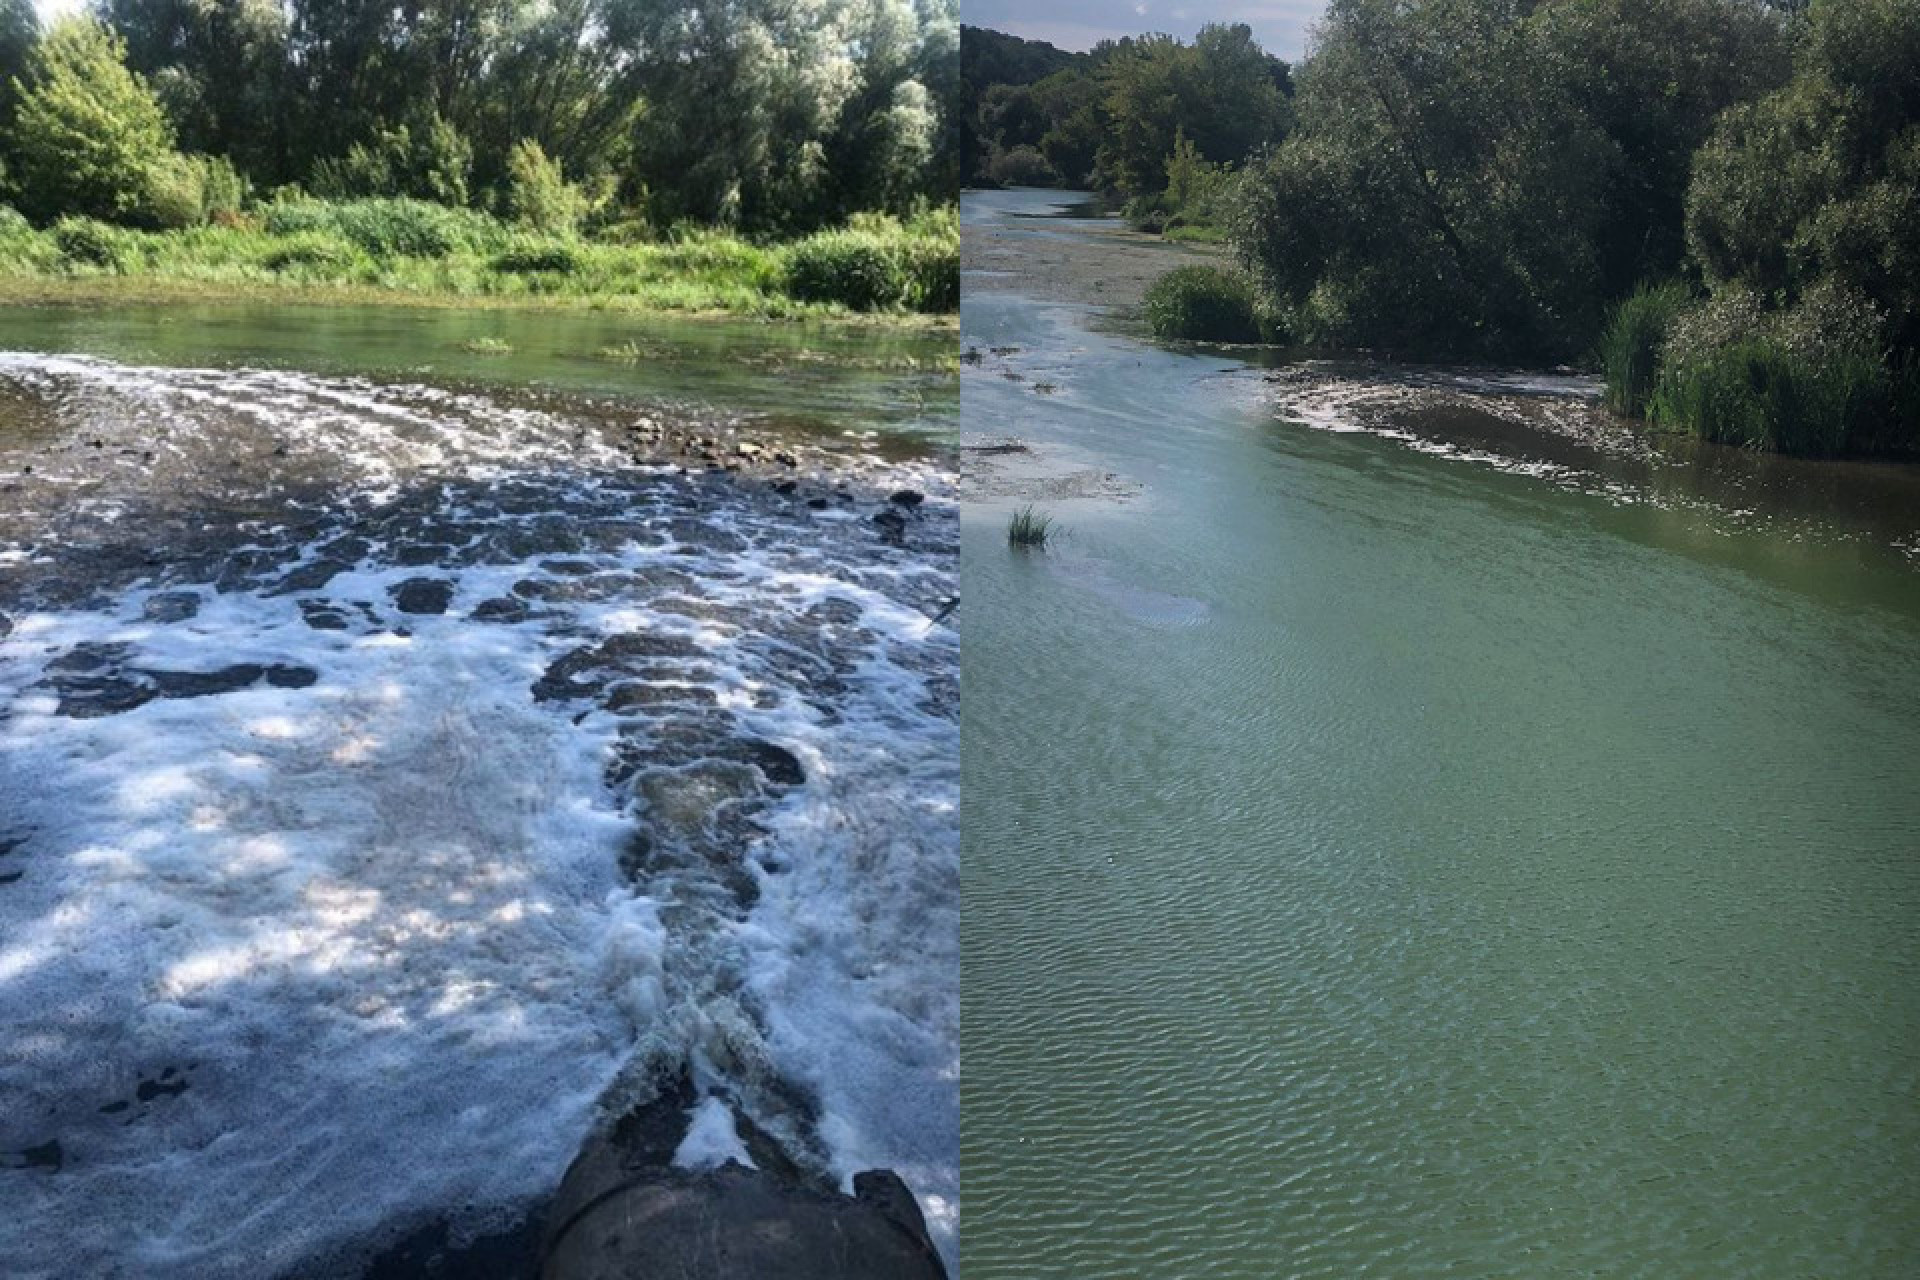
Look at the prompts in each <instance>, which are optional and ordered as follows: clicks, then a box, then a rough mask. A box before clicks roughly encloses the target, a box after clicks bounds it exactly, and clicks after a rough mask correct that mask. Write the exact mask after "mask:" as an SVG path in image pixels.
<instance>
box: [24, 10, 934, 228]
mask: <svg viewBox="0 0 1920 1280" xmlns="http://www.w3.org/2000/svg"><path fill="white" fill-rule="evenodd" d="M93 3H94V7H95V12H96V13H97V14H98V15H99V16H100V18H101V20H102V21H103V22H104V23H105V24H106V26H107V27H109V28H110V29H111V30H112V31H114V32H115V33H116V34H117V37H118V40H119V43H118V45H116V46H115V49H114V51H113V55H112V56H111V57H106V58H103V59H96V61H98V62H100V64H101V66H100V67H98V68H96V70H97V71H98V72H99V73H100V74H102V75H104V74H106V72H105V71H104V66H105V63H107V62H114V63H120V64H123V68H124V69H123V71H122V72H121V73H120V74H121V75H122V76H123V77H124V75H125V71H131V72H132V73H133V75H132V77H130V78H127V79H126V82H127V83H132V84H137V85H139V86H141V88H142V91H143V93H144V94H145V95H146V96H147V97H150V98H153V99H156V100H157V102H158V103H159V106H160V108H161V111H162V118H163V120H164V122H165V124H166V126H167V129H168V130H169V134H170V139H177V140H178V142H179V143H180V144H181V146H182V147H183V148H184V149H185V150H186V151H188V152H191V153H196V154H205V155H217V156H221V157H225V158H226V159H228V160H230V161H231V162H232V163H233V165H234V166H236V167H237V169H238V170H239V171H240V172H242V173H243V174H245V175H246V176H247V177H249V178H250V179H251V180H252V181H253V182H254V183H255V184H256V185H257V186H258V187H259V188H261V189H263V190H264V189H270V188H276V187H280V186H284V185H289V184H296V185H299V186H300V187H302V188H303V189H307V190H312V191H315V192H320V193H325V194H328V195H332V196H337V197H341V198H360V199H372V198H411V199H425V200H431V201H435V202H440V203H448V204H464V205H469V206H475V207H495V208H497V207H503V205H504V204H505V203H506V202H508V201H510V200H511V199H513V198H514V196H513V194H512V193H513V190H514V189H515V188H516V187H518V188H521V189H523V190H524V189H525V187H526V179H527V174H526V172H525V163H524V162H525V160H526V155H525V154H524V153H522V152H521V151H520V148H521V146H522V144H523V143H529V142H530V143H532V144H534V145H535V146H537V147H538V149H539V152H540V154H541V155H542V156H544V157H547V158H549V159H550V160H551V161H553V162H555V163H557V164H558V165H559V166H560V167H561V169H562V170H563V171H564V172H565V173H566V174H567V175H568V177H569V178H571V179H572V181H573V182H574V183H575V184H577V185H578V187H579V189H580V190H584V191H591V192H594V193H596V201H597V198H598V196H600V195H606V196H608V197H609V199H608V200H607V201H604V202H599V203H604V204H605V205H606V206H607V208H608V209H609V218H614V217H616V216H617V217H618V218H619V219H622V220H625V221H627V222H628V223H630V224H634V225H642V224H650V225H651V226H652V227H653V228H654V229H655V230H656V231H664V230H665V229H667V228H668V227H669V226H670V225H671V224H672V223H673V222H675V221H679V220H693V221H697V222H702V223H724V224H727V225H731V226H734V227H737V228H738V229H740V230H743V231H747V232H751V233H756V234H757V233H784V232H800V231H805V230H808V229H810V228H812V227H815V226H819V225H822V224H827V223H833V222H838V221H843V220H844V219H845V218H846V217H847V216H848V215H850V214H851V213H853V212H855V211H858V210H862V209H884V210H891V211H894V212H897V213H901V214H907V213H910V212H911V211H912V210H913V209H915V208H916V207H918V206H919V205H920V204H922V203H925V202H929V201H932V202H941V201H943V200H945V199H948V198H950V193H951V192H952V191H953V190H954V188H955V187H956V186H957V181H958V159H957V151H956V146H957V141H958V129H959V121H958V115H957V112H958V106H959V102H960V100H961V96H962V95H961V90H960V72H959V62H960V51H959V37H958V7H957V0H673V2H672V3H665V2H663V0H408V3H406V4H403V5H398V6H396V5H392V4H387V3H378V2H376V0H93ZM32 39H33V28H32V7H31V2H30V0H0V73H5V72H6V71H7V70H8V69H9V65H10V64H9V60H10V59H11V60H12V61H13V62H15V63H17V62H18V60H19V51H20V50H21V49H23V48H25V47H26V46H27V45H29V44H30V43H31V42H32ZM7 83H8V84H10V83H11V78H9V80H8V81H7ZM116 92H117V90H116ZM76 102H77V99H76ZM116 103H117V99H115V98H113V96H112V95H109V96H108V97H107V98H106V99H103V108H102V109H103V110H105V111H107V112H109V113H113V112H117V111H118V110H119V107H118V106H117V105H115V104H116ZM9 105H10V104H9V102H8V101H7V99H6V97H5V95H4V94H0V123H3V122H4V117H5V115H6V112H7V111H8V109H9ZM171 146H172V142H171V141H169V142H168V144H167V145H166V146H162V147H158V148H156V150H155V154H156V156H157V155H158V154H160V153H162V152H166V151H170V149H171ZM0 162H3V163H6V164H9V165H12V166H14V167H18V163H19V157H17V156H10V155H7V154H4V153H0ZM156 164H158V166H159V169H160V170H162V171H163V172H161V173H159V175H158V177H157V179H156V181H157V182H158V188H157V189H156V192H155V194H156V195H157V196H158V197H159V198H160V203H162V204H164V205H165V206H166V207H167V209H168V211H169V217H168V220H169V221H171V220H172V218H173V216H175V215H177V214H178V213H179V211H181V210H184V209H185V208H186V207H188V205H190V204H191V203H192V202H191V201H190V200H189V199H187V196H188V194H189V189H190V187H191V186H192V182H191V173H190V172H189V170H190V166H187V165H185V164H183V163H179V162H175V161H171V160H168V161H165V162H164V163H162V162H159V161H157V160H156ZM516 165H518V166H519V168H518V169H516ZM124 185H127V186H128V187H129V189H131V186H132V185H134V184H131V183H127V184H124ZM551 190H554V191H557V190H558V189H557V188H554V189H551ZM576 194H577V193H576ZM67 207H68V206H67V205H65V204H61V203H59V202H58V201H57V200H56V201H55V202H54V203H53V204H49V205H47V206H45V209H44V212H45V213H47V214H51V213H53V212H56V211H58V210H61V209H66V208H67ZM89 207H91V208H95V209H97V210H99V211H100V212H101V214H102V215H103V216H110V217H118V218H126V217H129V216H132V214H131V213H130V210H129V207H128V206H127V202H126V201H125V200H122V201H121V202H120V204H118V205H116V206H114V207H112V208H108V207H105V206H102V205H100V204H99V203H98V202H97V201H96V202H94V203H93V204H92V205H90V206H89Z"/></svg>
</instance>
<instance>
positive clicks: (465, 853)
mask: <svg viewBox="0 0 1920 1280" xmlns="http://www.w3.org/2000/svg"><path fill="white" fill-rule="evenodd" d="M24 622H25V625H23V626H22V627H21V628H20V630H19V632H18V633H17V635H16V638H15V639H14V640H13V641H11V642H10V644H9V648H11V649H13V650H15V651H16V653H15V654H14V655H10V656H14V657H15V661H14V662H10V663H9V664H8V670H9V672H10V673H13V672H17V671H19V670H20V669H21V668H22V667H23V666H24V667H26V668H27V669H28V670H29V671H30V670H31V669H32V664H31V661H30V659H29V661H28V662H26V663H22V662H20V661H19V660H18V659H19V658H20V657H26V656H27V655H21V654H18V651H19V650H21V649H28V650H29V651H30V650H31V649H33V648H36V647H43V646H44V651H47V652H51V651H55V650H57V649H64V648H66V647H68V646H70V645H72V644H74V643H80V642H84V641H94V642H121V643H131V644H136V645H138V646H140V651H141V656H142V658H143V659H145V660H150V661H153V662H155V663H156V664H157V665H175V666H180V667H186V668H189V669H193V668H199V669H205V668H208V667H211V666H217V665H219V663H225V662H234V661H244V660H247V659H249V658H256V657H257V658H271V659H273V660H277V661H283V662H285V661H294V662H304V663H307V664H309V665H311V666H312V667H313V668H314V669H316V670H317V671H319V672H320V676H321V678H320V680H319V681H317V682H316V683H315V684H313V685H312V686H310V687H308V688H305V689H273V688H261V689H251V690H246V691H242V692H237V693H230V694H226V695H223V696H219V697H205V698H195V699H185V700H178V701H157V702H152V703H149V704H147V705H146V706H143V707H140V708H138V709H137V710H134V711H131V712H128V713H126V714H123V715H117V716H108V717H102V718H98V719H70V718H67V717H63V716H60V715H57V714H54V712H55V706H54V701H53V699H51V698H49V697H48V696H46V695H45V694H44V693H39V694H36V693H34V692H32V691H30V690H21V689H14V690H10V692H12V693H13V694H14V695H15V696H14V698H13V699H12V701H13V711H14V714H13V716H12V718H11V720H10V721H9V722H8V723H7V724H6V726H5V729H4V733H3V734H0V786H4V788H5V791H6V793H7V794H8V795H9V797H11V799H12V805H13V808H14V812H13V814H12V815H11V816H12V818H13V819H14V821H16V822H22V823H23V824H24V825H25V826H27V827H28V828H29V829H31V830H32V831H33V835H32V836H31V838H30V840H29V844H28V846H27V848H26V850H25V851H24V852H25V855H26V858H27V862H26V865H27V868H28V874H27V875H25V876H24V877H23V878H22V880H21V881H19V882H18V883H16V884H14V885H12V886H10V890H11V892H10V893H9V895H8V896H7V898H6V899H5V900H4V901H0V913H4V918H5V920H6V928H5V933H4V941H0V980H3V981H4V983H5V985H4V987H0V1001H4V1003H5V1005H6V1006H7V1008H8V1010H9V1014H8V1023H9V1027H10V1031H11V1034H10V1036H9V1038H8V1040H7V1041H6V1043H5V1047H4V1048H0V1091H4V1093H5V1095H6V1096H7V1098H8V1099H10V1101H9V1102H8V1103H7V1104H6V1105H5V1107H4V1108H0V1147H15V1148H17V1147H24V1146H26V1145H29V1144H30V1143H33V1142H35V1141H40V1140H44V1139H45V1138H46V1137H47V1136H48V1135H49V1134H50V1133H57V1135H58V1140H59V1141H60V1142H61V1145H62V1150H63V1158H64V1167H63V1168H61V1169H60V1170H59V1172H58V1173H57V1174H52V1175H40V1176H31V1175H26V1174H22V1173H18V1172H16V1173H12V1174H0V1176H4V1177H7V1178H8V1181H9V1183H10V1185H9V1186H8V1189H7V1204H8V1213H7V1222H6V1224H5V1226H4V1227H3V1228H0V1259H4V1260H5V1262H6V1265H5V1268H4V1269H5V1271H6V1272H7V1274H9V1275H12V1276H30V1275H42V1274H44V1275H48V1276H55V1275H60V1276H67V1275H114V1274H128V1275H154V1276H160V1275H182V1276H186V1275H193V1276H210V1277H211V1276H222V1275H234V1276H240V1275H252V1276H260V1275H272V1274H274V1273H275V1271H276V1270H277V1269H278V1268H281V1267H285V1266H288V1265H291V1264H292V1263H294V1262H296V1261H298V1260H299V1259H300V1258H301V1257H302V1255H303V1254H305V1253H306V1252H308V1251H309V1250H312V1249H315V1248H323V1247H326V1246H328V1245H330V1244H338V1243H341V1242H344V1241H347V1240H350V1239H352V1238H354V1237H356V1236H360V1235H364V1234H366V1233H369V1232H371V1231H373V1230H375V1229H376V1228H378V1227H380V1226H381V1225H383V1224H385V1223H389V1222H391V1221H393V1220H394V1219H396V1218H397V1217H403V1216H405V1215H406V1214H407V1213H409V1212H430V1211H434V1210H436V1209H439V1208H446V1209H451V1210H453V1211H454V1212H455V1213H456V1214H457V1213H458V1212H459V1210H461V1209H462V1208H463V1207H464V1208H467V1209H468V1214H467V1217H468V1219H469V1221H468V1222H467V1224H466V1225H467V1226H469V1227H470V1228H474V1229H478V1228H480V1227H482V1226H485V1225H490V1223H489V1215H488V1213H487V1210H490V1209H491V1210H494V1211H496V1213H497V1211H499V1210H503V1209H507V1208H510V1207H513V1206H515V1205H518V1204H521V1203H523V1202H524V1201H525V1199H526V1198H527V1197H528V1196H529V1195H530V1194H536V1193H537V1191H538V1189H539V1188H540V1187H541V1186H542V1185H543V1184H545V1185H551V1184H552V1183H553V1182H554V1181H555V1180H556V1179H557V1178H558V1176H559V1174H560V1172H561V1171H562V1170H563V1169H564V1167H565V1165H566V1163H567V1161H568V1160H569V1159H570V1157H571V1152H569V1151H568V1150H567V1146H568V1139H569V1137H571V1138H572V1139H573V1140H575V1141H577V1140H578V1138H579V1137H581V1136H583V1135H584V1133H585V1131H586V1128H587V1126H588V1124H589V1123H590V1120H591V1118H592V1108H593V1105H594V1103H595V1101H596V1100H597V1098H598V1097H599V1094H600V1092H601V1090H603V1089H604V1088H605V1087H606V1085H607V1083H608V1081H609V1080H610V1079H611V1078H612V1077H613V1075H614V1074H615V1072H617V1070H618V1069H619V1066H620V1064H621V1062H622V1061H623V1057H624V1050H625V1049H626V1047H627V1046H629V1045H630V1044H631V1043H632V1042H633V1040H634V1038H635V1036H636V1027H637V1026H642V1025H644V1023H645V1020H646V1019H648V1018H649V1017H651V1016H654V1015H655V1014H657V1012H658V1001H659V990H658V977H657V974H658V966H659V951H660V947H661V945H662V940H663V939H662V931H661V929H660V927H659V925H658V922H657V920H655V919H654V918H653V915H652V912H651V908H650V906H649V904H647V903H646V902H645V901H644V900H640V899H637V898H636V897H635V896H634V895H633V893H632V892H631V891H630V890H629V889H627V888H626V887H624V886H623V885H621V884H620V883H619V881H618V876H617V873H616V871H615V852H616V850H617V847H618V842H619V841H620V839H621V838H622V837H623V836H624V834H625V832H626V831H627V829H628V827H629V825H630V824H629V822H628V820H627V819H625V818H623V817H622V816H621V815H620V814H619V813H618V812H617V810H616V808H615V805H614V801H613V798H612V797H611V796H609V795H607V794H606V793H605V791H604V790H603V788H601V786H600V785H599V778H600V767H601V765H600V759H599V751H598V749H597V744H595V743H593V742H591V741H589V740H587V739H586V738H584V737H583V736H581V735H577V734H570V733H568V732H566V726H565V724H564V722H556V721H555V719H554V718H553V717H552V716H550V715H546V714H543V713H541V712H538V711H536V710H534V709H533V707H532V706H531V705H530V703H529V700H528V698H527V696H526V694H525V689H526V686H527V682H528V680H529V678H530V676H529V670H530V669H532V670H534V671H536V672H537V669H538V668H537V658H538V655H537V653H532V652H529V649H528V646H527V645H526V644H525V643H524V642H519V643H516V639H517V637H515V636H513V635H512V633H511V632H509V631H505V630H500V631H481V630H480V629H477V628H463V627H457V626H444V627H436V628H430V629H429V628H422V629H421V634H419V635H417V636H416V637H415V638H413V639H411V640H407V641H403V642H400V643H392V642H390V641H391V637H388V638H386V639H387V640H388V641H389V642H384V643H383V642H370V641H349V640H341V639H330V638H329V637H328V636H327V634H326V633H318V632H313V631H310V630H309V629H307V628H306V626H305V625H304V624H303V623H302V622H301V621H300V617H299V613H298V610H297V607H296V606H295V605H294V603H293V602H291V601H288V600H278V601H263V600H261V599H259V598H257V597H218V598H215V599H214V600H212V601H210V602H209V604H208V606H207V607H206V609H205V610H204V611H203V612H202V614H201V615H200V617H199V618H197V619H195V620H194V623H193V624H192V626H191V630H190V631H189V630H187V629H185V628H163V629H162V628H152V627H150V626H146V625H141V624H134V625H128V624H125V623H123V622H120V621H119V620H117V619H115V618H112V617H103V616H98V615H93V616H88V615H78V616H67V617H33V618H29V619H26V620H24ZM216 655H217V661H216V662H208V661H207V658H209V657H214V656H216ZM196 656H197V657H198V658H199V659H200V661H198V662H193V661H186V662H183V661H181V660H182V659H192V658H194V657H196ZM16 856H18V855H16ZM169 1068H171V1069H172V1070H173V1072H174V1073H175V1076H174V1079H176V1080H183V1081H184V1082H185V1083H186V1086H187V1087H186V1089H185V1091H184V1092H181V1093H179V1094H177V1095H175V1096H167V1095H165V1094H160V1095H158V1096H156V1097H154V1098H152V1099H150V1100H148V1101H145V1102H142V1101H139V1100H138V1098H137V1093H138V1089H139V1085H140V1083H141V1082H142V1081H143V1080H147V1081H152V1080H155V1079H157V1078H158V1077H160V1076H161V1074H162V1073H163V1072H165V1071H166V1070H168V1069H169ZM129 1100H133V1104H132V1105H131V1106H130V1107H126V1108H124V1109H120V1110H117V1111H112V1112H107V1111H103V1110H102V1108H105V1107H112V1106H115V1104H120V1103H125V1102H128V1101H129ZM492 1225H497V1220H496V1221H494V1222H493V1223H492Z"/></svg>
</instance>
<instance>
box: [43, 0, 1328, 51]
mask: <svg viewBox="0 0 1920 1280" xmlns="http://www.w3.org/2000/svg"><path fill="white" fill-rule="evenodd" d="M83 3H84V0H34V8H36V9H38V10H39V11H40V20H41V21H42V22H45V21H47V20H48V19H49V18H52V17H55V16H57V15H58V14H62V13H70V12H72V11H73V10H75V9H78V8H80V7H81V6H82V4H83ZM1325 8H1326V0H1038V3H1035V0H960V20H961V21H962V22H965V23H966V24H967V25H968V26H973V27H992V28H993V29H994V30H995V31H1005V32H1007V33H1008V34H1009V35H1016V36H1025V37H1026V38H1027V39H1029V40H1045V41H1047V42H1048V43H1050V44H1055V45H1058V46H1059V47H1060V48H1062V49H1077V50H1084V49H1091V48H1092V47H1093V46H1094V45H1095V44H1096V43H1098V42H1099V41H1101V40H1104V39H1108V38H1114V39H1117V38H1119V37H1120V36H1137V35H1139V34H1140V33H1141V32H1143V31H1164V32H1166V33H1167V34H1169V35H1175V36H1179V37H1180V38H1181V39H1183V40H1190V39H1192V38H1193V35H1194V33H1195V32H1197V31H1199V30H1200V28H1201V27H1203V26H1205V25H1206V24H1207V23H1209V22H1244V23H1246V24H1247V25H1248V26H1250V27H1252V28H1253V37H1254V39H1256V40H1258V41H1259V42H1260V44H1261V46H1262V47H1263V48H1265V49H1266V51H1267V52H1268V53H1273V54H1278V55H1279V56H1280V57H1282V58H1285V59H1286V60H1287V61H1288V62H1298V61H1299V60H1300V55H1301V54H1302V53H1303V52H1305V50H1306V47H1307V28H1308V27H1309V26H1310V25H1311V24H1312V23H1313V22H1314V20H1315V19H1317V18H1318V17H1319V16H1320V13H1321V10H1323V9H1325Z"/></svg>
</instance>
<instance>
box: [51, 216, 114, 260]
mask: <svg viewBox="0 0 1920 1280" xmlns="http://www.w3.org/2000/svg"><path fill="white" fill-rule="evenodd" d="M53 242H54V244H55V245H56V246H58V248H59V250H60V256H61V257H62V258H65V259H66V260H67V261H68V262H69V263H72V264H74V265H76V266H86V267H105V268H108V269H109V270H113V271H124V270H126V268H127V266H128V265H129V264H130V263H131V261H132V258H133V251H132V246H131V245H130V244H129V243H128V237H127V235H126V233H125V232H123V231H121V230H119V229H118V228H116V227H110V226H108V225H107V224H106V223H104V222H100V221H97V220H96V219H93V218H62V219H60V221H58V222H56V223H54V224H53Z"/></svg>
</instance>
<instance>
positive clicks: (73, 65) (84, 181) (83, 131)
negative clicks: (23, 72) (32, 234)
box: [13, 17, 173, 221]
mask: <svg viewBox="0 0 1920 1280" xmlns="http://www.w3.org/2000/svg"><path fill="white" fill-rule="evenodd" d="M17 91H18V92H19V94H20V104H19V108H18V110H17V112H16V115H15V119H14V123H13V140H14V152H15V157H16V164H17V169H18V172H17V174H16V181H17V182H18V184H19V188H20V195H21V203H22V204H23V205H24V206H25V208H26V209H27V211H28V212H29V213H30V214H32V215H34V216H36V217H39V218H47V219H51V218H53V217H55V216H57V215H60V214H83V215H86V216H89V217H96V218H105V219H109V220H117V221H137V220H140V219H141V218H142V217H143V216H144V214H145V212H146V206H147V197H148V191H149V182H150V178H151V171H152V167H153V166H154V165H155V164H156V163H157V162H160V161H162V160H163V159H165V158H166V157H168V156H170V155H171V154H172V152H173V131H172V128H171V127H170V126H169V125H168V123H167V119H166V115H165V113H164V112H163V111H162V110H161V108H160V102H159V100H158V99H157V98H156V97H155V96H154V94H153V91H152V90H151V89H150V88H148V86H147V84H146V83H145V81H143V80H142V79H141V78H140V77H139V76H137V75H135V74H134V73H133V72H131V71H129V70H127V67H126V64H125V46H124V45H123V44H122V43H121V41H120V38H119V37H118V36H116V35H115V34H114V33H113V32H112V31H110V30H108V29H107V28H106V27H105V26H103V25H102V24H100V23H99V22H97V21H95V20H94V19H92V18H90V17H70V18H63V19H61V20H60V21H59V22H56V23H55V24H54V25H53V26H52V28H51V29H49V30H48V32H47V34H46V37H45V38H44V39H43V40H41V41H40V43H39V44H38V45H37V46H36V47H35V49H34V52H33V57H32V60H31V63H30V65H29V68H28V72H27V76H26V78H25V79H24V80H23V81H21V82H19V84H18V88H17Z"/></svg>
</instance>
